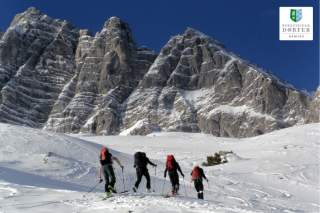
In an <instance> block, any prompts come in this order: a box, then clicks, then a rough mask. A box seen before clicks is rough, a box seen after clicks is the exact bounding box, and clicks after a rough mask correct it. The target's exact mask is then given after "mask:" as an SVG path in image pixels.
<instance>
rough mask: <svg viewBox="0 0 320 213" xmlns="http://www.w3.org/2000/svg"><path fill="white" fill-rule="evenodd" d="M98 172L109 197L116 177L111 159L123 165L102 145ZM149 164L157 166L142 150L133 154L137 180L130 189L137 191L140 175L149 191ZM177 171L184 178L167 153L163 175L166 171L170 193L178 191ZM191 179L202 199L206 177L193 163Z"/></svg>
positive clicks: (178, 166) (172, 158)
mask: <svg viewBox="0 0 320 213" xmlns="http://www.w3.org/2000/svg"><path fill="white" fill-rule="evenodd" d="M99 159H100V164H101V168H100V172H99V182H100V183H101V182H103V179H102V174H103V177H104V180H105V192H106V196H107V197H109V196H111V195H112V193H116V190H115V188H114V185H115V183H116V177H115V173H114V169H113V161H116V162H117V163H118V164H119V166H120V167H121V169H122V170H123V168H124V166H123V165H122V164H121V162H120V161H119V159H118V158H116V157H115V156H113V155H112V154H111V153H110V152H109V150H108V149H107V148H106V147H104V146H103V147H102V148H101V150H100V155H99ZM148 164H150V165H151V166H153V167H157V165H156V164H154V163H152V162H151V161H150V160H149V158H148V157H147V156H146V153H144V152H136V153H135V154H134V165H133V166H134V168H135V169H136V174H137V181H136V182H135V184H134V186H133V188H132V190H133V191H134V192H137V190H138V187H139V184H140V182H141V179H142V177H143V176H144V177H145V178H146V180H147V185H146V187H147V191H148V192H151V191H150V189H151V180H150V174H149V171H148V168H147V165H148ZM178 171H179V173H180V174H181V176H182V177H183V178H184V174H183V172H182V171H181V168H180V165H179V164H178V162H177V161H176V160H175V158H174V156H173V155H171V154H170V155H168V156H167V160H166V168H165V170H164V177H165V178H166V176H167V173H168V175H169V179H170V182H171V185H172V191H171V193H172V195H173V196H174V195H177V194H178V191H179V185H180V184H179V174H178ZM190 175H191V181H193V182H194V187H195V189H196V191H197V193H198V199H203V189H204V187H203V179H205V180H206V181H207V182H208V179H207V177H206V176H205V174H204V172H203V169H202V168H200V167H199V166H198V165H195V166H194V167H193V169H192V171H191V174H190Z"/></svg>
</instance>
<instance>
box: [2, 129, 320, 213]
mask: <svg viewBox="0 0 320 213" xmlns="http://www.w3.org/2000/svg"><path fill="white" fill-rule="evenodd" d="M74 136H75V137H71V136H67V135H63V134H56V133H51V132H46V131H41V130H35V129H30V128H25V127H19V126H12V125H7V124H0V212H1V213H3V212H6V213H7V212H32V213H34V212H95V213H97V212H106V211H108V212H154V213H157V212H318V211H319V207H320V202H319V192H320V188H319V162H320V159H319V148H320V142H319V138H320V124H309V125H302V126H296V127H292V128H287V129H283V130H280V131H275V132H272V133H269V134H266V135H262V136H258V137H253V138H246V139H231V138H217V137H213V136H210V135H204V134H191V133H159V134H151V135H149V136H147V137H146V136H145V137H143V136H89V135H80V136H79V135H74ZM89 141H90V142H89ZM100 144H104V145H107V146H108V147H110V148H112V152H113V154H114V155H115V156H117V157H118V158H119V159H120V160H121V161H122V162H123V164H124V165H125V174H124V183H125V185H123V184H122V173H121V170H120V169H119V167H118V166H117V165H115V168H116V176H117V180H118V181H117V185H116V187H117V189H118V191H122V190H123V189H130V188H131V187H132V184H133V182H134V175H135V174H134V170H133V167H132V160H133V157H132V155H133V153H134V152H135V151H137V150H143V151H146V152H147V154H148V156H149V157H150V159H151V160H152V161H154V162H156V163H157V164H158V168H157V170H154V169H152V168H150V169H149V171H150V174H151V176H152V177H151V180H152V187H153V189H154V190H155V193H152V194H144V187H143V186H144V185H145V182H144V181H143V182H142V183H141V185H140V186H141V188H139V190H140V193H139V194H131V193H130V194H129V195H116V196H115V197H113V198H110V199H108V200H106V201H102V200H101V196H102V191H103V185H102V184H101V185H99V186H98V188H97V190H95V191H94V193H91V194H85V192H86V191H88V190H89V189H90V188H91V187H92V186H94V185H95V183H96V181H97V171H98V159H97V153H98V151H99V148H100ZM220 150H224V151H231V150H232V151H233V152H234V154H233V155H228V160H229V162H228V163H226V164H222V165H218V166H214V167H205V168H204V169H205V173H206V174H207V177H208V178H209V184H205V188H206V191H205V200H204V201H198V200H197V199H194V198H195V197H196V194H195V192H194V190H193V187H192V185H191V184H190V182H189V181H190V177H189V173H190V170H191V167H192V164H193V163H194V162H197V163H201V162H203V161H204V160H205V158H206V156H207V155H209V154H210V155H212V154H214V153H215V152H218V151H220ZM168 153H173V154H174V155H175V156H176V158H177V160H178V161H179V163H180V165H181V167H182V170H183V172H184V173H185V174H186V178H185V180H183V179H180V183H181V189H180V196H179V197H176V198H163V197H162V196H161V194H163V193H167V192H168V191H169V187H170V186H169V182H165V181H164V178H163V168H164V164H163V162H164V159H165V156H166V155H167V154H168ZM163 186H164V189H163ZM83 195H85V196H83Z"/></svg>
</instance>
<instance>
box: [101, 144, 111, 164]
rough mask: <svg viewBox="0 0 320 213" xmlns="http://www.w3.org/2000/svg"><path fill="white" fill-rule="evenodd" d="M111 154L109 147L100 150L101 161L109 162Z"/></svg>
mask: <svg viewBox="0 0 320 213" xmlns="http://www.w3.org/2000/svg"><path fill="white" fill-rule="evenodd" d="M110 157H111V156H110V153H109V151H108V149H107V147H105V146H104V147H102V148H101V150H100V160H102V161H105V160H108V158H110Z"/></svg>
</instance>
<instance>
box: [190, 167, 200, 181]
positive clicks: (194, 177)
mask: <svg viewBox="0 0 320 213" xmlns="http://www.w3.org/2000/svg"><path fill="white" fill-rule="evenodd" d="M191 176H192V180H197V179H199V178H200V177H201V174H200V168H199V167H198V166H196V167H194V168H193V170H192V173H191Z"/></svg>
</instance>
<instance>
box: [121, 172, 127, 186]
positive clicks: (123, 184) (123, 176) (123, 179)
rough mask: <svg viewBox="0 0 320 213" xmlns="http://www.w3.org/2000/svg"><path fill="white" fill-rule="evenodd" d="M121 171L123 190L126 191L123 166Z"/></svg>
mask: <svg viewBox="0 0 320 213" xmlns="http://www.w3.org/2000/svg"><path fill="white" fill-rule="evenodd" d="M121 172H122V184H123V191H126V185H125V182H124V174H123V167H122V168H121Z"/></svg>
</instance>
